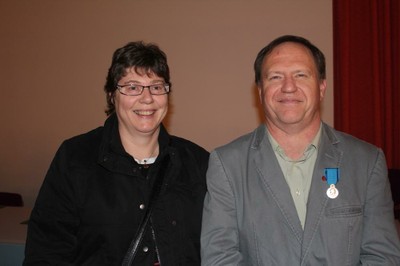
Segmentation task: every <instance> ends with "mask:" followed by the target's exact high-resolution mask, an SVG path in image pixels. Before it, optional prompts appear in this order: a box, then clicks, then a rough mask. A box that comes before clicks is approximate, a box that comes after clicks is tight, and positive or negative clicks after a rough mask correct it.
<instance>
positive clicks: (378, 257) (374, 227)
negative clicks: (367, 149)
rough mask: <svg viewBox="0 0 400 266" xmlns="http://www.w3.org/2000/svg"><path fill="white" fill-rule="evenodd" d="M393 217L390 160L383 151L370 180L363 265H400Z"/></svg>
mask: <svg viewBox="0 0 400 266" xmlns="http://www.w3.org/2000/svg"><path fill="white" fill-rule="evenodd" d="M393 216H394V215H393V202H392V197H391V192H390V183H389V180H388V177H387V168H386V161H385V157H384V154H383V152H382V150H379V151H378V153H377V157H376V162H375V165H374V167H373V168H372V171H371V173H370V177H369V181H368V183H367V197H366V202H365V205H364V223H363V237H362V245H361V252H360V261H361V265H393V266H398V265H400V244H399V237H398V234H397V230H396V227H395V224H394V217H393Z"/></svg>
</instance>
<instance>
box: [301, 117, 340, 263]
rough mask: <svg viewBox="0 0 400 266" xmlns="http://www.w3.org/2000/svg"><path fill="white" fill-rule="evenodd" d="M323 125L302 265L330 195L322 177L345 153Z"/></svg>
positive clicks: (309, 197) (309, 205) (330, 131)
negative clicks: (338, 147) (327, 193)
mask: <svg viewBox="0 0 400 266" xmlns="http://www.w3.org/2000/svg"><path fill="white" fill-rule="evenodd" d="M322 126H323V128H322V134H321V141H320V146H319V152H318V158H317V161H316V162H315V167H314V172H313V177H312V181H311V187H310V194H309V196H308V203H307V217H306V224H305V227H304V234H303V244H302V265H303V263H304V260H305V259H306V257H307V251H308V250H309V247H310V245H311V242H312V241H313V238H314V236H315V233H316V232H317V230H318V227H319V224H320V221H321V218H322V216H323V215H324V212H325V208H326V205H327V203H328V197H327V196H326V191H327V189H328V185H327V183H326V181H324V180H323V178H322V177H323V176H324V174H325V168H338V167H339V163H340V160H341V158H342V154H343V152H342V151H340V150H338V149H337V148H336V146H335V144H336V143H337V142H338V140H337V139H336V137H335V135H334V133H333V131H332V130H331V128H330V127H329V126H327V125H326V124H324V123H323V124H322Z"/></svg>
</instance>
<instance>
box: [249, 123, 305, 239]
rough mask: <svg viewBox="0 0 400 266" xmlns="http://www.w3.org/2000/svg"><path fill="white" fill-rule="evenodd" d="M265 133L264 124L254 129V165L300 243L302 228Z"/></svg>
mask: <svg viewBox="0 0 400 266" xmlns="http://www.w3.org/2000/svg"><path fill="white" fill-rule="evenodd" d="M266 134H267V133H266V127H265V125H262V126H260V127H259V128H258V129H257V131H256V137H255V140H254V142H253V145H252V149H253V150H254V152H253V155H254V156H253V158H254V163H255V167H256V169H257V172H258V174H259V175H260V178H262V179H263V181H264V182H263V183H264V184H265V186H266V189H267V190H268V193H269V194H271V195H272V198H273V200H274V201H275V203H276V205H277V206H278V208H279V209H280V211H281V213H282V215H283V217H284V218H285V222H286V223H287V225H288V226H289V227H290V228H291V230H292V232H293V234H294V235H295V236H296V239H297V240H298V241H299V245H301V242H302V235H303V229H302V227H301V223H300V220H299V217H298V215H297V211H296V207H295V206H294V202H293V198H292V196H291V194H290V189H289V186H288V185H287V183H286V180H285V177H284V176H283V173H282V170H281V168H280V166H279V163H278V160H277V159H276V156H275V153H274V151H273V149H272V146H271V144H270V142H269V140H268V137H267V135H266Z"/></svg>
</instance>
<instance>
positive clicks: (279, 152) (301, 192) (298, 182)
mask: <svg viewBox="0 0 400 266" xmlns="http://www.w3.org/2000/svg"><path fill="white" fill-rule="evenodd" d="M321 128H322V127H321V126H320V128H319V130H318V133H317V135H316V136H315V137H314V139H313V140H312V141H311V143H310V144H309V145H308V146H307V148H306V150H305V151H304V153H303V156H302V157H301V158H300V159H298V160H292V159H290V158H288V157H287V156H286V155H285V152H284V151H283V149H282V148H281V147H280V146H279V144H278V142H276V140H275V139H274V138H273V137H272V136H271V134H270V133H269V131H267V132H268V138H269V140H270V142H271V145H272V148H273V150H274V152H275V155H276V158H277V159H278V162H279V165H280V167H281V170H282V173H283V175H284V177H285V180H286V182H287V184H288V186H289V189H290V193H291V194H292V198H293V201H294V205H295V207H296V210H297V214H298V216H299V219H300V222H301V226H302V227H303V229H304V224H305V221H306V214H307V200H308V194H309V192H310V186H311V179H312V175H313V171H314V165H315V161H316V160H317V154H318V152H317V150H318V146H319V140H320V137H321Z"/></svg>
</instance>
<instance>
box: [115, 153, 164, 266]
mask: <svg viewBox="0 0 400 266" xmlns="http://www.w3.org/2000/svg"><path fill="white" fill-rule="evenodd" d="M168 163H169V155H167V156H166V157H165V158H164V159H163V160H162V163H161V166H160V168H159V169H158V172H157V176H156V180H154V185H153V189H152V192H151V195H150V200H149V204H148V207H147V210H146V213H145V215H144V217H143V220H142V222H141V223H140V225H139V229H138V231H137V232H136V235H135V238H134V239H133V240H132V242H131V244H130V245H129V248H128V251H127V252H126V254H125V257H124V260H123V261H122V266H130V265H131V264H132V262H133V259H134V258H135V255H136V253H137V250H138V247H139V245H140V243H141V242H142V239H143V236H144V233H145V232H146V227H147V225H148V223H149V220H150V217H151V213H152V210H153V206H154V204H155V202H156V201H157V198H158V196H159V195H160V191H161V187H162V184H163V180H164V176H165V174H166V172H167V171H166V170H167V167H168Z"/></svg>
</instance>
